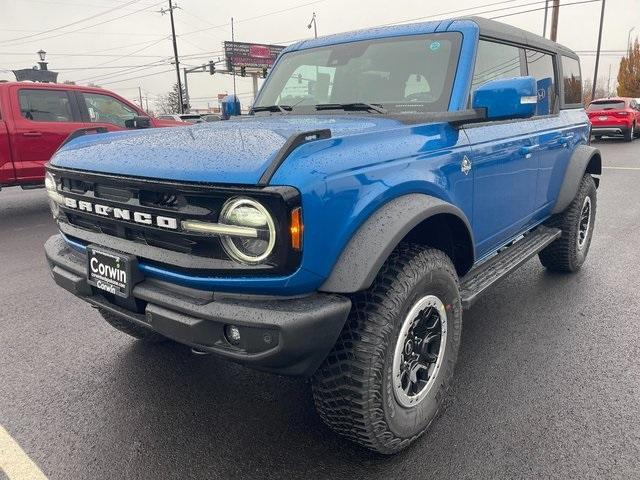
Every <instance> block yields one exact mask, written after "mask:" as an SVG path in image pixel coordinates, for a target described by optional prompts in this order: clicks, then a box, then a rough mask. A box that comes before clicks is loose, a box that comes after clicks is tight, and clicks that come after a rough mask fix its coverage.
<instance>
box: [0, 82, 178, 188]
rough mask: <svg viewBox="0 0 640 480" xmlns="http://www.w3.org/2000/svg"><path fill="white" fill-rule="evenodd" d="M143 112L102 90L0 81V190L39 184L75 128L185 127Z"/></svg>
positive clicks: (111, 129)
mask: <svg viewBox="0 0 640 480" xmlns="http://www.w3.org/2000/svg"><path fill="white" fill-rule="evenodd" d="M146 118H147V114H146V113H145V112H144V111H143V110H141V109H140V108H138V107H136V106H135V105H133V104H132V103H131V102H128V101H127V100H125V99H124V98H122V97H120V96H119V95H117V94H115V93H113V92H110V91H108V90H103V89H101V88H92V87H81V86H76V85H64V84H58V83H31V82H4V83H0V188H2V187H5V186H12V185H20V186H22V187H25V188H28V187H33V186H40V185H42V183H43V182H44V164H45V163H46V162H48V161H49V159H50V158H51V155H53V153H54V152H55V151H56V149H57V148H58V147H59V146H60V144H62V142H64V141H65V139H66V138H67V137H68V136H69V135H70V134H72V133H73V132H75V131H77V130H79V129H86V128H91V129H94V130H96V129H99V130H100V131H102V130H106V131H116V130H123V129H127V128H136V127H139V126H140V124H141V123H142V122H141V121H142V120H144V124H145V126H150V127H169V126H176V125H184V124H182V123H177V122H174V121H166V120H159V119H157V118H151V119H148V120H147V119H146Z"/></svg>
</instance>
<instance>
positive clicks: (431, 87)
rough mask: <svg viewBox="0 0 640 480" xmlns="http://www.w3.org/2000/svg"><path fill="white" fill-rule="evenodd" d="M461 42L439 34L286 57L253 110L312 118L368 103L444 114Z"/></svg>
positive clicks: (344, 45)
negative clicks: (278, 108) (274, 109)
mask: <svg viewBox="0 0 640 480" xmlns="http://www.w3.org/2000/svg"><path fill="white" fill-rule="evenodd" d="M460 41H461V36H460V35H459V34H457V33H442V34H440V33H438V34H435V33H434V34H428V35H410V36H407V37H391V38H383V39H376V40H363V41H355V42H348V43H342V44H337V45H328V46H324V47H317V48H312V49H305V50H300V51H294V52H289V53H285V54H284V55H283V56H282V58H281V59H280V60H279V61H278V64H277V66H276V67H275V68H274V69H273V71H272V72H271V74H270V75H269V79H268V81H267V82H266V83H265V85H264V87H263V89H262V90H261V92H260V96H259V98H258V101H257V102H256V104H255V105H254V107H256V108H257V107H266V106H272V105H282V106H284V105H290V106H295V107H296V109H298V110H299V111H300V110H307V111H309V112H310V113H313V112H315V111H316V109H315V108H311V107H315V106H316V105H322V104H327V103H338V104H344V103H357V102H364V103H374V104H383V105H384V107H385V108H386V109H389V110H391V111H400V112H406V111H412V112H413V111H445V110H447V107H448V105H449V98H450V96H451V87H452V84H453V76H454V73H455V69H456V66H457V63H458V54H459V50H460Z"/></svg>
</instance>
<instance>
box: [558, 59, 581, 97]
mask: <svg viewBox="0 0 640 480" xmlns="http://www.w3.org/2000/svg"><path fill="white" fill-rule="evenodd" d="M562 77H563V78H562V80H563V84H564V103H582V77H581V75H580V62H579V61H578V60H576V59H575V58H569V57H565V56H563V57H562Z"/></svg>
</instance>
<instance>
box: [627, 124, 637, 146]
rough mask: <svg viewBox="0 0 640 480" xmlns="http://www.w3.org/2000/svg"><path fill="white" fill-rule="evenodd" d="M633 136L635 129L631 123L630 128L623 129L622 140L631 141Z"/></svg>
mask: <svg viewBox="0 0 640 480" xmlns="http://www.w3.org/2000/svg"><path fill="white" fill-rule="evenodd" d="M635 136H636V129H635V125H634V124H632V125H631V128H629V129H628V130H625V131H624V140H625V141H626V142H632V141H633V139H634V137H635Z"/></svg>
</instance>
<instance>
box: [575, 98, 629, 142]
mask: <svg viewBox="0 0 640 480" xmlns="http://www.w3.org/2000/svg"><path fill="white" fill-rule="evenodd" d="M587 114H588V115H589V121H590V122H591V133H592V134H593V136H595V138H596V140H600V139H601V138H602V137H603V136H605V135H606V136H622V137H624V139H625V140H626V141H627V142H631V141H632V140H633V139H634V138H635V137H637V136H640V104H638V102H637V101H636V99H635V98H626V97H615V98H599V99H597V100H594V101H592V102H591V103H590V104H589V106H588V107H587Z"/></svg>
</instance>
